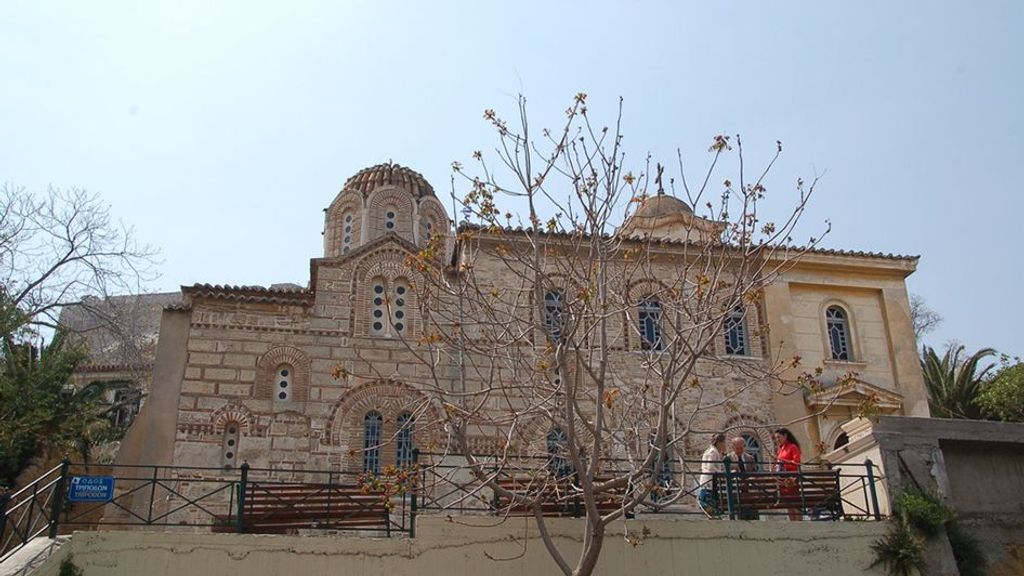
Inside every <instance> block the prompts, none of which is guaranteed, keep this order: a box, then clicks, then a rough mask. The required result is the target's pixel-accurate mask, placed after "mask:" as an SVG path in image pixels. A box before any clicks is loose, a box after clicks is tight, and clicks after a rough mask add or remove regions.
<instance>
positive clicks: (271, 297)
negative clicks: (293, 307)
mask: <svg viewBox="0 0 1024 576" xmlns="http://www.w3.org/2000/svg"><path fill="white" fill-rule="evenodd" d="M181 291H182V292H183V293H185V294H188V295H190V296H192V297H193V298H196V297H198V298H217V299H221V300H234V301H238V302H265V303H270V304H302V305H309V304H312V303H313V292H312V291H311V290H307V289H306V288H273V287H271V288H266V287H264V286H229V285H221V284H193V285H192V286H182V287H181Z"/></svg>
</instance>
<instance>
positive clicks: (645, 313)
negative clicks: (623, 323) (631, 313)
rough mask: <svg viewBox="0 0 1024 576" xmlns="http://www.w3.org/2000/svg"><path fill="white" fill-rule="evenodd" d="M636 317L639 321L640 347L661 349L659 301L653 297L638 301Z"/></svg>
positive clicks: (643, 348)
mask: <svg viewBox="0 0 1024 576" xmlns="http://www.w3.org/2000/svg"><path fill="white" fill-rule="evenodd" d="M637 318H638V320H639V322H640V348H641V349H642V350H661V349H662V348H663V345H662V342H661V302H659V301H658V299H657V298H654V297H650V298H644V299H643V300H641V301H640V306H639V311H638V312H637Z"/></svg>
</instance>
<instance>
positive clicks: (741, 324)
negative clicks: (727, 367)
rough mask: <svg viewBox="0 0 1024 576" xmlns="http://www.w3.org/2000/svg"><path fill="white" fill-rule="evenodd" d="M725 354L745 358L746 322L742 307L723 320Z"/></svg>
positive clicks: (748, 352)
mask: <svg viewBox="0 0 1024 576" xmlns="http://www.w3.org/2000/svg"><path fill="white" fill-rule="evenodd" d="M725 353H726V354H728V355H730V356H747V355H748V354H750V351H749V350H748V348H747V320H746V314H745V313H744V311H743V307H742V306H737V307H735V308H733V309H732V311H731V312H729V316H728V317H727V318H726V319H725Z"/></svg>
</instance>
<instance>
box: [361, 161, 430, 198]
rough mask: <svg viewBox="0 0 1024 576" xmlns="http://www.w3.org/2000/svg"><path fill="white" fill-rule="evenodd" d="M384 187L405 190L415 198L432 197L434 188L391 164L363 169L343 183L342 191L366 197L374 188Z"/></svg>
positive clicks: (412, 171) (408, 170)
mask: <svg viewBox="0 0 1024 576" xmlns="http://www.w3.org/2000/svg"><path fill="white" fill-rule="evenodd" d="M385 185H391V186H398V187H401V188H405V189H406V190H408V191H410V192H412V193H413V194H415V195H416V197H417V198H422V197H424V196H433V195H434V188H433V187H432V186H431V185H430V183H429V182H427V180H426V178H424V177H423V175H422V174H420V173H419V172H416V171H415V170H411V169H409V168H406V167H404V166H400V165H398V164H394V163H392V162H388V163H387V164H378V165H376V166H370V167H369V168H363V169H362V170H360V171H359V172H356V174H355V176H352V177H351V178H349V179H348V180H346V181H345V187H344V189H345V190H352V191H356V192H360V193H362V194H363V196H368V195H369V194H370V192H372V191H373V190H374V189H375V188H378V187H380V186H385Z"/></svg>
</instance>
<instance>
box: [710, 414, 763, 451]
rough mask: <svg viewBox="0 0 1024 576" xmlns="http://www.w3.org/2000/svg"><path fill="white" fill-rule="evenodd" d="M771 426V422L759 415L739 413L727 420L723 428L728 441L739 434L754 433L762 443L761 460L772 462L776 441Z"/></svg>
mask: <svg viewBox="0 0 1024 576" xmlns="http://www.w3.org/2000/svg"><path fill="white" fill-rule="evenodd" d="M771 427H772V426H771V423H770V422H768V421H767V420H765V419H764V418H761V417H759V416H754V415H753V414H737V415H736V416H733V417H732V418H729V419H728V420H726V421H725V425H724V426H723V427H722V430H724V431H725V435H726V437H727V439H726V441H728V438H732V437H733V436H736V435H738V434H753V435H754V436H756V437H757V440H758V442H760V443H761V459H762V460H761V461H762V462H770V461H771V460H772V459H773V458H774V457H775V454H774V452H773V447H774V445H775V441H774V440H773V439H772V431H771Z"/></svg>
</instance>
